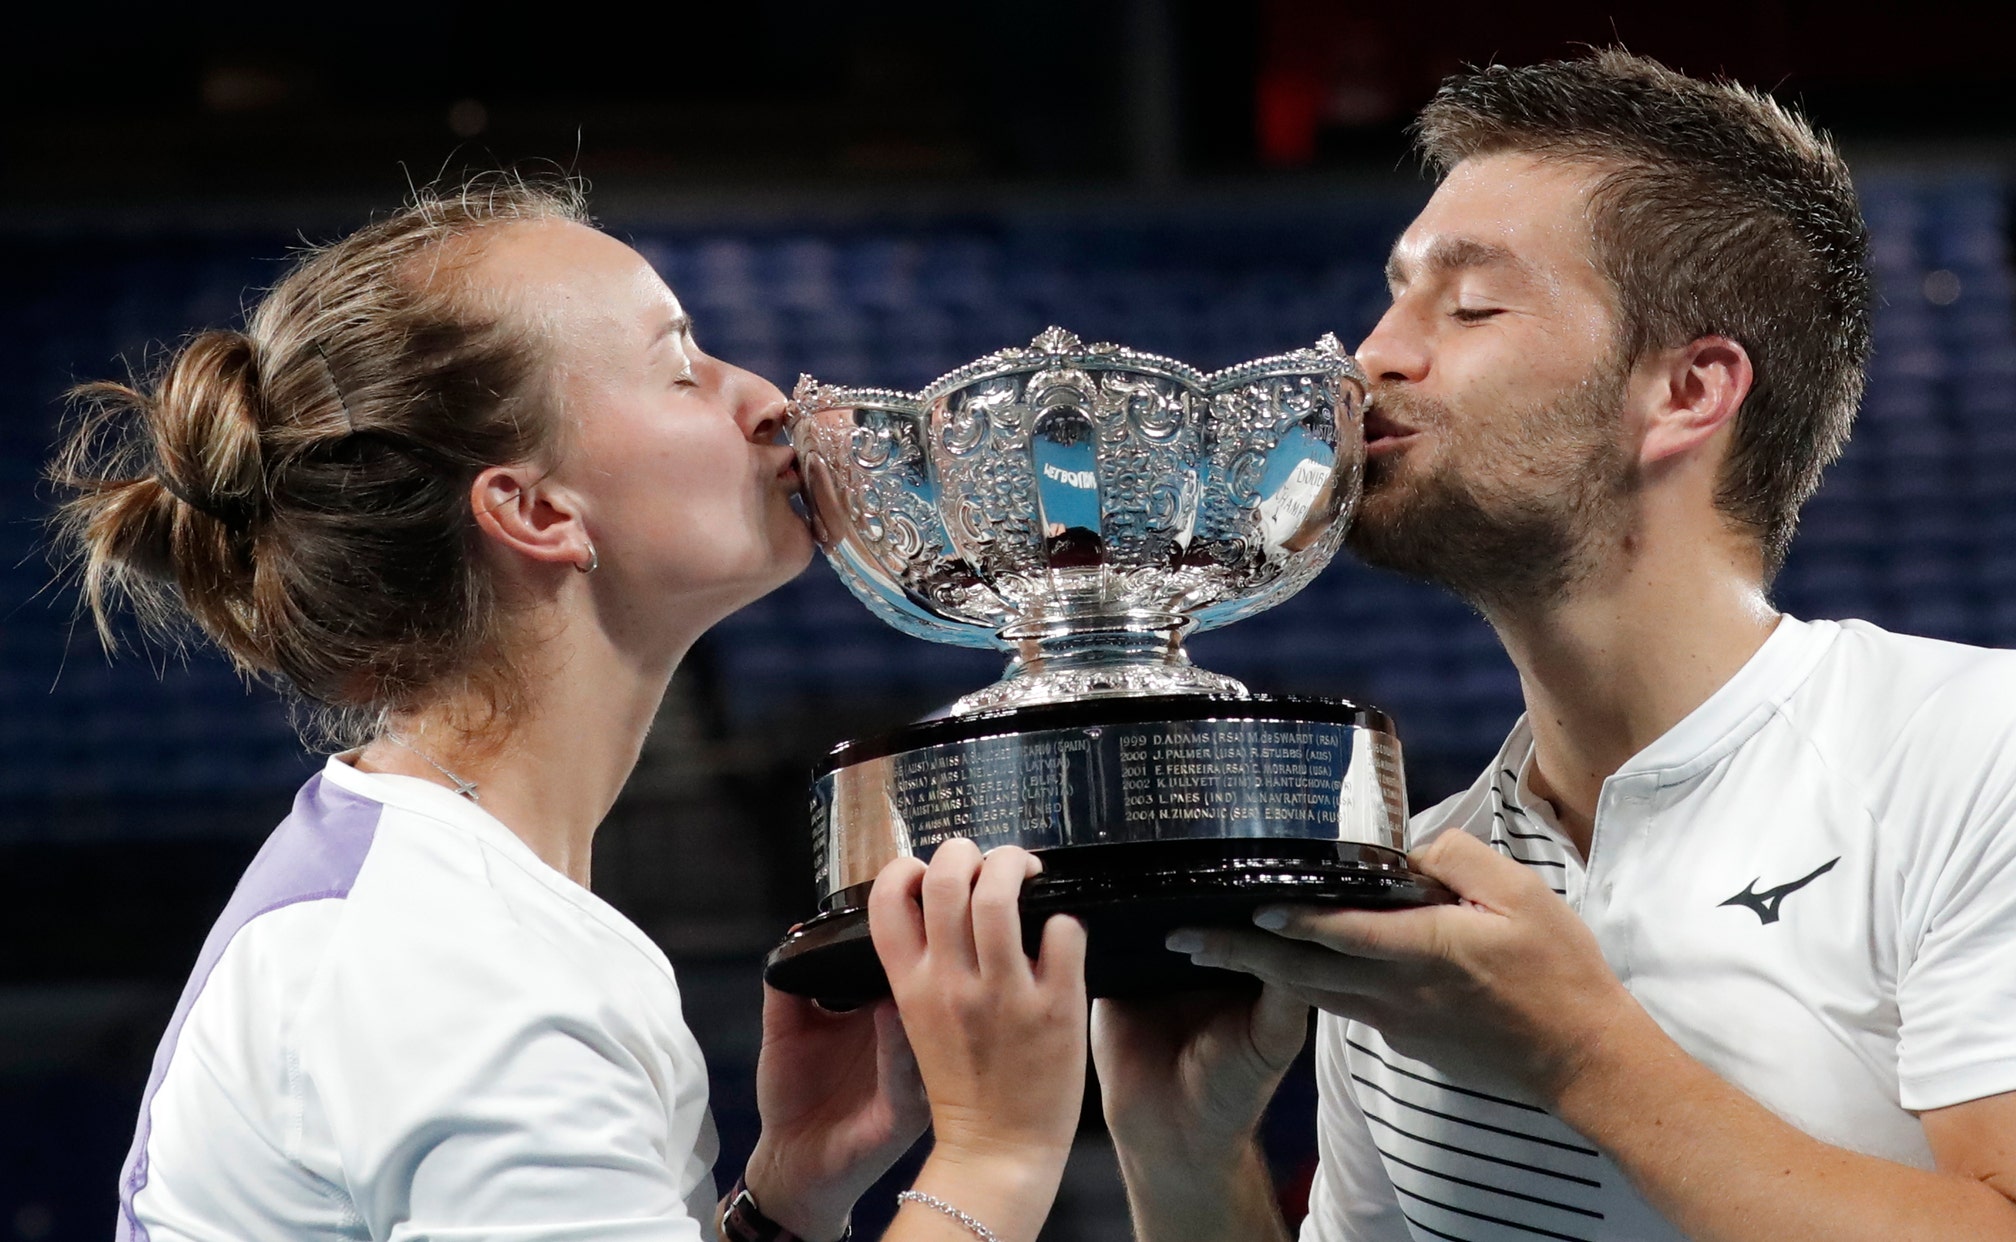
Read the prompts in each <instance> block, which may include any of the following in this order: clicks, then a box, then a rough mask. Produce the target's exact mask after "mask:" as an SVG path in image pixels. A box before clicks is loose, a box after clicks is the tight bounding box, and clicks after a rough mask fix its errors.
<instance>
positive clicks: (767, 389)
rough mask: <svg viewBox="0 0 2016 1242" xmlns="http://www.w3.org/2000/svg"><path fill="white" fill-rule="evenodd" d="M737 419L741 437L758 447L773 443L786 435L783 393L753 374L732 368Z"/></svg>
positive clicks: (731, 382)
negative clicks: (756, 444)
mask: <svg viewBox="0 0 2016 1242" xmlns="http://www.w3.org/2000/svg"><path fill="white" fill-rule="evenodd" d="M730 370H731V371H732V372H733V375H732V376H731V377H730V384H731V385H732V387H733V391H734V394H735V414H736V419H737V421H738V422H740V423H741V425H742V434H743V435H745V436H747V437H748V438H749V439H750V440H752V441H755V442H756V443H758V444H771V443H774V442H775V441H776V440H777V437H778V436H780V435H782V434H783V433H784V394H783V393H782V392H780V391H779V390H778V388H777V385H775V384H773V383H771V382H770V381H769V380H766V379H764V378H763V377H762V376H760V375H757V374H755V373H754V372H752V371H744V370H743V369H742V368H741V367H731V368H730Z"/></svg>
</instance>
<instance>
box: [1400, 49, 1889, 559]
mask: <svg viewBox="0 0 2016 1242" xmlns="http://www.w3.org/2000/svg"><path fill="white" fill-rule="evenodd" d="M1415 140H1416V142H1417V143H1418V145H1419V147H1420V149H1421V152H1422V154H1423V155H1424V156H1425V157H1426V159H1427V160H1428V161H1429V163H1430V164H1432V165H1433V166H1434V167H1435V168H1436V170H1437V171H1438V172H1442V173H1447V172H1448V171H1449V170H1450V169H1451V168H1453V167H1454V166H1455V165H1456V164H1458V163H1459V162H1461V161H1462V160H1465V159H1468V158H1470V157H1472V156H1487V155H1495V154H1503V153H1510V152H1519V153H1526V154H1531V155H1536V156H1540V157H1543V158H1553V159H1566V160H1576V161H1587V162H1589V163H1592V164H1594V165H1596V166H1597V167H1599V168H1602V169H1604V170H1605V171H1604V174H1603V176H1602V178H1601V180H1600V181H1599V182H1598V183H1597V187H1596V189H1595V190H1594V192H1593V194H1592V196H1591V212H1590V217H1591V219H1590V223H1591V229H1592V232H1593V235H1594V246H1595V254H1596V260H1597V264H1598V266H1599V267H1600V268H1601V269H1602V270H1603V272H1604V274H1605V275H1606V276H1607V277H1608V279H1609V281H1610V283H1611V284H1612V285H1613V286H1614V288H1615V292H1616V298H1617V306H1618V313H1619V338H1620V339H1619V341H1618V344H1619V346H1620V348H1621V350H1622V351H1623V357H1624V358H1626V359H1627V360H1629V361H1632V362H1635V361H1637V360H1638V359H1639V358H1641V357H1643V356H1644V354H1645V352H1646V351H1648V350H1655V349H1664V348H1671V347H1675V346H1679V345H1684V344H1686V343H1687V342H1689V341H1693V340H1697V339H1699V338H1701V337H1704V336H1726V337H1728V338H1730V339H1732V340H1734V341H1736V342H1738V343H1739V344H1741V345H1742V346H1743V347H1744V349H1746V350H1747V351H1749V354H1750V360H1751V364H1752V367H1753V369H1754V371H1755V381H1754V384H1753V386H1752V388H1751V390H1750V395H1749V397H1748V398H1747V399H1745V401H1744V402H1743V406H1742V409H1741V410H1740V411H1739V412H1738V414H1737V417H1736V424H1735V431H1734V439H1733V441H1732V443H1731V446H1730V450H1729V458H1728V461H1727V462H1726V463H1725V464H1724V468H1723V472H1722V477H1721V479H1720V481H1719V484H1718V486H1717V489H1716V498H1715V499H1716V505H1717V507H1718V508H1719V509H1721V511H1722V512H1723V513H1724V514H1725V515H1727V516H1728V517H1729V518H1730V519H1731V520H1732V521H1734V522H1735V523H1737V524H1738V525H1739V526H1741V527H1742V528H1744V529H1746V530H1748V531H1750V532H1753V533H1754V534H1755V536H1756V537H1757V539H1758V541H1759V544H1760V545H1761V548H1762V551H1763V555H1764V568H1765V574H1766V577H1767V578H1768V577H1770V576H1773V575H1775V574H1776V573H1777V571H1778V569H1779V568H1780V567H1781V566H1782V565H1783V564H1784V559H1785V551H1786V548H1787V546H1788V545H1789V544H1790V542H1791V539H1792V532H1793V530H1794V529H1795V528H1796V527H1797V525H1798V520H1799V508H1800V506H1801V505H1803V504H1805V503H1806V500H1807V499H1808V498H1809V497H1811V496H1812V494H1813V492H1814V489H1815V488H1817V487H1818V486H1819V483H1820V472H1821V470H1822V469H1823V468H1824V467H1825V466H1826V465H1827V464H1828V463H1829V462H1831V461H1833V460H1834V459H1835V458H1836V457H1837V456H1839V455H1840V452H1841V446H1842V445H1843V444H1844V443H1845V442H1846V441H1847V439H1848V429H1849V425H1850V423H1851V422H1852V421H1853V419H1854V416H1855V408H1856V406H1857V405H1858V404H1859V403H1860V402H1861V399H1862V384H1863V371H1864V367H1865V365H1866V364H1867V362H1868V357H1869V314H1870V306H1869V303H1870V280H1869V268H1868V251H1869V240H1868V232H1867V230H1866V228H1865V227H1864V225H1863V223H1862V213H1861V209H1860V206H1859V205H1858V203H1857V202H1856V197H1855V187H1854V185H1853V184H1852V183H1851V182H1850V180H1849V178H1848V169H1847V166H1846V165H1845V164H1843V163H1842V161H1841V157H1840V154H1839V153H1838V152H1836V151H1835V149H1834V146H1833V144H1832V142H1831V141H1829V140H1828V138H1827V137H1826V136H1825V135H1823V134H1820V133H1817V132H1816V131H1815V130H1814V129H1813V128H1812V127H1811V126H1810V125H1809V124H1807V123H1806V121H1805V120H1804V119H1802V118H1800V117H1799V116H1797V115H1795V114H1793V113H1791V112H1789V111H1787V110H1786V109H1785V108H1784V107H1782V106H1780V105H1779V104H1778V103H1777V102H1775V101H1774V100H1772V99H1771V98H1770V97H1769V96H1766V95H1763V94H1760V93H1758V92H1755V91H1751V90H1748V89H1746V88H1744V87H1742V86H1738V85H1736V84H1734V83H1729V82H1703V81H1698V80H1696V79H1694V78H1690V77H1686V76H1685V75H1683V74H1679V73H1675V72H1674V71H1672V70H1671V69H1668V68H1666V67H1665V66H1663V65H1660V64H1658V63H1657V62H1655V61H1651V60H1647V59H1646V58H1644V57H1642V56H1633V55H1631V54H1629V53H1627V52H1623V51H1620V50H1616V49H1610V50H1605V51H1600V52H1596V53H1594V54H1592V55H1590V56H1587V57H1584V58H1581V59H1578V60H1568V61H1557V62H1554V63H1550V64H1543V65H1530V66H1525V67H1521V68H1511V67H1507V66H1503V65H1493V66H1490V67H1488V68H1485V69H1480V70H1474V71H1471V72H1468V73H1465V74H1461V75H1458V76H1456V77H1453V78H1451V79H1449V80H1448V81H1446V82H1444V83H1443V84H1442V88H1441V90H1439V91H1437V92H1436V95H1435V98H1434V100H1433V101H1432V102H1431V103H1429V105H1428V107H1427V108H1426V109H1425V110H1424V111H1423V112H1422V114H1421V116H1420V119H1419V120H1418V121H1417V122H1416V123H1415Z"/></svg>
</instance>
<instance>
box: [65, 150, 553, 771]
mask: <svg viewBox="0 0 2016 1242" xmlns="http://www.w3.org/2000/svg"><path fill="white" fill-rule="evenodd" d="M535 220H567V221H574V222H578V223H586V222H587V216H586V212H585V207H584V203H583V200H582V196H581V192H580V188H579V187H578V186H577V185H576V184H574V183H572V182H569V181H558V182H534V181H528V180H526V179H524V178H522V177H519V176H517V175H515V174H509V173H504V174H488V175H485V176H483V177H479V178H477V179H474V180H471V181H468V182H465V183H463V184H461V185H459V186H456V187H453V188H452V189H447V190H439V189H433V190H427V191H422V192H419V193H417V194H416V195H415V197H414V199H413V201H411V202H410V203H408V204H407V205H406V206H405V207H404V208H402V209H401V210H399V211H397V212H395V213H393V214H391V215H389V216H387V217H385V218H383V219H381V220H378V221H376V222H374V223H372V224H370V225H368V226H366V227H365V228H363V229H360V230H358V231H357V232H355V233H352V234H350V235H349V236H347V237H345V238H343V239H341V240H339V241H336V242H333V243H331V244H329V245H326V246H322V247H319V248H316V249H314V250H311V251H309V252H307V253H306V254H304V255H302V256H301V257H300V258H299V259H298V260H297V261H296V262H295V263H294V264H293V266H292V267H291V268H290V270H289V271H288V272H287V274H286V275H285V276H284V277H283V278H282V279H281V280H280V281H279V283H277V284H276V285H274V286H273V287H272V288H271V289H270V290H268V291H267V293H266V294H265V296H264V297H263V298H261V299H260V301H259V303H258V305H257V307H256V308H255V309H254V310H253V311H252V312H251V314H250V316H249V318H248V321H247V323H246V326H245V329H244V331H242V332H241V331H236V330H232V329H213V330H210V331H204V332H200V333H198V334H196V335H195V336H193V337H191V338H189V339H188V340H187V341H185V342H184V343H183V344H182V345H181V347H180V348H178V349H176V350H174V351H173V352H172V353H170V354H169V355H168V356H167V357H166V358H165V359H164V360H163V361H162V362H161V364H160V365H159V366H158V368H157V369H156V370H155V372H154V374H153V375H152V376H151V377H149V378H147V379H144V380H136V381H133V382H129V383H123V384H122V383H113V382H100V383H91V384H84V385H80V386H79V387H77V388H76V389H74V390H72V393H71V396H72V398H73V401H74V402H75V403H76V407H77V415H76V417H75V419H74V422H73V425H72V426H71V427H70V429H69V430H68V432H67V434H66V437H65V441H64V443H63V445H62V447H61V449H60V450H59V453H58V455H57V457H56V458H55V460H54V462H53V464H52V465H51V467H50V470H49V477H50V478H51V480H52V481H53V482H54V483H55V484H56V485H57V486H58V487H59V488H60V489H61V490H62V491H63V492H64V493H65V499H64V500H63V502H62V504H61V506H60V508H59V509H58V511H57V514H56V517H55V519H54V522H55V526H56V531H57V535H58V539H59V542H60V545H61V546H62V547H63V548H64V549H65V550H66V551H67V553H68V565H69V567H70V568H71V569H72V570H73V571H74V572H77V573H78V575H79V576H80V577H81V580H82V586H83V599H84V604H85V606H86V607H88V608H89V610H90V612H91V614H92V616H93V618H94V620H95V621H96V622H97V625H98V629H99V633H100V635H101V638H102V639H103V640H104V641H105V643H106V644H107V646H108V647H111V646H113V645H115V643H114V637H113V635H114V629H113V614H114V612H115V611H116V609H117V607H118V606H119V605H120V604H122V603H123V604H125V605H127V606H128V607H130V609H131V610H132V611H133V612H134V613H135V614H136V615H137V617H138V618H139V619H140V621H141V623H142V625H143V627H145V628H146V629H147V630H148V631H149V632H151V633H155V634H169V635H173V634H175V633H177V632H181V631H182V630H183V628H184V623H185V622H189V621H193V622H194V624H195V626H196V627H197V628H198V629H199V630H200V631H201V632H202V633H203V634H205V635H207V636H208V637H209V638H210V639H211V640H212V641H214V642H215V643H216V645H217V646H218V647H219V648H221V649H222V650H223V651H224V653H225V654H226V655H227V656H228V657H230V659H231V661H232V663H233V664H234V665H235V666H236V667H237V668H238V669H239V670H240V671H241V672H242V673H243V674H245V675H246V676H248V677H250V678H253V679H257V680H261V681H266V682H268V683H270V684H274V685H276V686H277V687H279V688H280V689H282V690H283V691H285V692H290V693H291V694H292V695H294V696H296V697H297V698H298V700H299V702H300V703H301V704H302V705H304V706H305V707H307V708H308V709H309V710H308V711H307V712H306V714H305V716H306V718H305V720H304V721H303V726H304V732H305V733H307V734H309V735H311V740H313V741H318V742H322V743H324V744H335V745H344V744H354V743H355V742H357V741H361V740H363V738H365V737H367V736H369V735H370V733H371V732H373V731H374V730H375V728H376V727H377V722H378V721H380V720H382V719H383V718H384V716H385V715H386V714H387V713H397V712H401V711H407V710H411V709H413V708H414V707H416V706H418V705H420V704H421V703H422V702H424V701H426V700H427V699H428V698H429V697H430V696H431V695H433V694H435V693H436V692H437V691H439V690H440V689H442V688H443V687H444V685H445V684H447V683H448V682H450V681H460V682H464V683H466V684H470V685H474V686H476V687H479V688H480V689H481V690H482V691H483V692H484V695H485V696H486V697H487V698H488V700H489V701H490V703H491V704H492V706H493V707H494V708H496V709H498V710H506V711H508V710H509V709H510V708H511V707H512V706H513V704H514V702H515V696H516V695H517V693H518V690H519V687H518V679H517V677H516V676H515V674H514V672H513V670H512V663H511V660H510V655H509V651H508V647H509V644H508V643H506V642H505V641H504V639H505V634H504V630H505V622H506V620H507V619H506V618H505V617H504V616H503V615H502V612H501V610H500V608H499V607H498V600H497V598H496V591H495V587H494V584H493V583H492V581H491V578H490V576H489V574H488V573H486V572H485V569H484V566H483V563H482V562H481V560H480V559H479V558H478V557H477V556H476V555H475V551H476V545H475V529H476V528H475V522H474V516H473V514H472V512H471V509H470V504H469V488H470V485H471V484H472V483H473V482H474V480H475V477H476V475H477V474H478V473H479V472H480V471H481V470H483V469H484V468H486V467H488V466H491V465H498V464H504V463H509V462H518V461H529V460H538V459H540V458H541V455H542V454H546V453H548V452H549V451H550V450H551V449H552V448H553V440H554V438H555V436H556V435H557V434H558V431H557V428H556V427H555V426H554V423H555V421H556V420H554V419H553V418H551V417H550V416H549V414H548V411H546V410H545V409H543V408H541V407H542V406H543V404H544V401H543V394H542V392H541V384H540V383H539V381H540V378H541V376H540V370H541V364H542V362H543V355H542V353H541V351H540V349H539V348H538V342H536V341H535V340H533V339H531V334H530V333H529V331H528V330H527V328H526V327H525V326H524V325H522V324H519V323H515V322H512V321H511V319H510V317H509V316H508V315H506V314H504V313H502V312H501V311H499V310H496V309H494V307H486V306H485V304H484V303H485V302H487V301H493V299H480V298H478V297H477V296H475V294H474V292H472V291H471V290H470V289H468V288H467V287H466V285H465V282H463V281H461V280H459V279H457V278H456V276H457V272H458V270H459V269H460V268H461V267H463V266H466V265H465V264H463V263H461V262H460V261H461V260H462V259H464V258H466V257H467V256H468V255H469V254H470V253H472V252H471V251H470V250H469V249H468V239H471V238H473V237H475V235H477V234H479V233H481V232H482V231H484V230H486V229H491V228H495V227H498V226H501V225H505V224H512V223H519V222H525V221H535Z"/></svg>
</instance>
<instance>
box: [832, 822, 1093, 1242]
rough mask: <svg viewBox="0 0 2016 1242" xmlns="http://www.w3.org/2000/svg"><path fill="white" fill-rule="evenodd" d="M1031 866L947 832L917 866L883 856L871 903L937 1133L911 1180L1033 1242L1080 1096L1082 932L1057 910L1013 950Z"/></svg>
mask: <svg viewBox="0 0 2016 1242" xmlns="http://www.w3.org/2000/svg"><path fill="white" fill-rule="evenodd" d="M1041 869H1042V868H1041V864H1040V863H1039V862H1038V861H1037V859H1036V858H1035V856H1034V855H1032V854H1030V853H1028V852H1027V851H1025V850H1021V849H1017V848H1014V847H1012V846H1009V847H1003V848H1001V849H997V850H994V851H993V852H991V853H990V854H988V855H987V856H986V857H985V859H984V860H983V859H982V857H981V854H980V851H979V849H978V848H977V847H976V846H974V845H973V843H972V842H970V841H966V840H963V839H961V840H953V841H948V842H946V843H945V844H943V845H941V846H939V847H938V849H937V851H936V852H935V853H934V854H933V855H932V858H931V865H930V866H929V867H928V868H927V867H926V866H925V865H924V864H923V863H921V862H919V861H917V860H916V859H914V858H903V859H898V860H896V861H894V862H892V863H890V864H889V865H888V866H887V867H885V868H883V870H882V874H881V875H880V876H879V877H877V879H876V881H875V888H874V891H873V893H872V894H871V895H870V897H869V899H868V926H869V931H870V932H871V933H872V935H873V936H874V939H875V951H876V952H877V953H878V954H879V955H880V956H881V958H882V965H883V968H884V969H885V970H886V971H887V972H888V975H889V986H890V990H891V992H892V993H893V994H894V996H895V998H896V1006H897V1008H898V1009H899V1010H900V1011H901V1013H902V1015H903V1025H904V1028H905V1029H906V1030H907V1031H908V1032H909V1035H910V1045H911V1047H912V1048H914V1049H915V1050H916V1055H917V1063H918V1067H919V1069H920V1070H921V1071H922V1073H923V1077H924V1086H925V1090H926V1092H927V1093H928V1094H929V1096H930V1101H931V1124H932V1129H933V1132H934V1139H935V1141H934V1145H933V1148H932V1154H931V1159H930V1161H929V1162H928V1163H927V1164H926V1165H925V1167H924V1170H923V1172H922V1173H920V1174H919V1175H918V1178H917V1189H919V1190H921V1191H925V1192H927V1193H931V1194H935V1195H938V1196H939V1197H941V1198H943V1199H945V1200H947V1201H948V1202H952V1203H954V1204H956V1205H957V1206H958V1207H960V1208H961V1209H963V1210H964V1211H966V1212H969V1213H971V1214H972V1215H973V1216H975V1217H976V1218H978V1219H979V1220H981V1221H983V1222H985V1223H986V1224H987V1225H989V1226H990V1227H991V1228H993V1229H994V1230H995V1231H996V1232H997V1233H998V1234H1000V1236H1001V1237H1003V1238H1017V1237H1023V1238H1033V1237H1035V1234H1036V1230H1037V1229H1038V1228H1039V1227H1040V1226H1041V1224H1042V1222H1043V1218H1044V1217H1045V1216H1046V1215H1048V1214H1049V1210H1050V1203H1051V1200H1052V1199H1053V1198H1054V1197H1055V1195H1056V1192H1057V1183H1058V1180H1059V1178H1061V1177H1062V1175H1063V1171H1064V1160H1065V1157H1066V1156H1067V1155H1068V1154H1069V1153H1070V1150H1071V1139H1072V1136H1073V1134H1075V1133H1076V1131H1077V1128H1078V1112H1079V1109H1080V1107H1081V1105H1082V1104H1083V1102H1084V1093H1085V1038H1086V1036H1085V1025H1086V1022H1085V1017H1086V1000H1085V929H1084V928H1083V927H1082V926H1080V925H1079V923H1078V921H1077V920H1076V919H1072V918H1068V917H1065V916H1063V915H1056V916H1053V917H1052V918H1051V919H1050V921H1049V922H1048V923H1047V924H1045V925H1044V928H1043V940H1042V949H1041V952H1040V954H1039V955H1038V957H1037V959H1036V960H1035V961H1033V962H1032V961H1030V959H1029V956H1028V955H1027V954H1026V953H1025V952H1023V949H1022V918H1021V911H1020V908H1019V904H1018V898H1019V897H1020V894H1021V890H1022V883H1023V881H1024V880H1026V879H1028V878H1029V877H1030V876H1033V875H1035V874H1037V873H1038V872H1039V871H1040V870H1041ZM922 1210H923V1209H919V1208H916V1207H910V1208H906V1209H905V1211H904V1215H905V1216H906V1217H907V1216H909V1215H910V1214H912V1213H914V1212H918V1211H922ZM917 1223H918V1224H919V1225H920V1226H922V1225H923V1223H924V1222H923V1221H919V1222H917ZM940 1223H942V1222H940ZM902 1224H904V1222H903V1221H902V1220H899V1225H902ZM889 1236H891V1237H896V1236H898V1231H892V1232H891V1234H890V1235H889Z"/></svg>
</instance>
